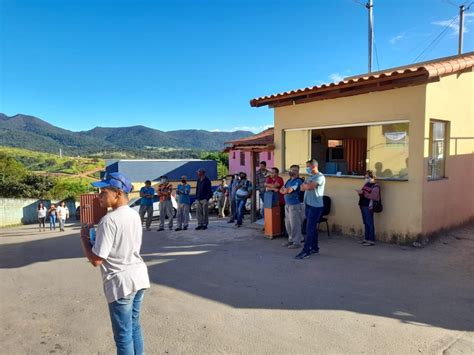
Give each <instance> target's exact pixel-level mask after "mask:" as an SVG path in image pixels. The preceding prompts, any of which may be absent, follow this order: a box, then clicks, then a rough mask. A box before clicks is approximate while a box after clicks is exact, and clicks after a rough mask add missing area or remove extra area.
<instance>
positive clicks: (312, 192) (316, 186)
mask: <svg viewBox="0 0 474 355" xmlns="http://www.w3.org/2000/svg"><path fill="white" fill-rule="evenodd" d="M306 172H307V173H308V174H309V176H308V178H307V179H306V180H305V182H304V183H303V184H301V190H302V191H304V204H305V215H306V239H305V243H304V247H303V250H302V251H301V252H300V253H299V254H298V255H296V259H306V258H309V257H310V256H311V254H319V245H318V229H317V225H318V223H319V219H320V218H321V214H322V213H323V206H324V203H323V195H324V187H325V185H326V178H325V177H324V175H323V174H322V173H320V172H319V170H318V161H317V160H315V159H312V160H308V161H307V162H306Z"/></svg>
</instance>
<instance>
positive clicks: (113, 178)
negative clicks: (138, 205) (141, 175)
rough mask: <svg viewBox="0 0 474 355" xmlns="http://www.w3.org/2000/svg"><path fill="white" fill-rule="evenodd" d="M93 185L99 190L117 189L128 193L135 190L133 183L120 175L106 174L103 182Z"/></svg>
mask: <svg viewBox="0 0 474 355" xmlns="http://www.w3.org/2000/svg"><path fill="white" fill-rule="evenodd" d="M91 185H92V186H94V187H99V188H106V187H115V188H117V189H120V190H122V191H124V192H126V193H129V192H131V191H132V190H133V185H132V183H131V182H130V181H129V180H128V179H127V178H126V177H125V175H123V174H120V173H110V174H105V175H104V178H103V179H102V180H101V181H96V182H93V183H91Z"/></svg>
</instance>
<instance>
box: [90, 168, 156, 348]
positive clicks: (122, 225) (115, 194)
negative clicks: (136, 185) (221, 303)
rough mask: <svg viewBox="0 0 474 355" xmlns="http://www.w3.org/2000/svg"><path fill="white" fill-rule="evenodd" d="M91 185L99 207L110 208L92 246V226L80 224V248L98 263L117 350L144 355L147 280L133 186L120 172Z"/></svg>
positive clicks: (141, 232) (100, 223)
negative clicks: (130, 197)
mask: <svg viewBox="0 0 474 355" xmlns="http://www.w3.org/2000/svg"><path fill="white" fill-rule="evenodd" d="M92 185H93V186H95V187H99V188H100V194H99V203H100V205H101V207H106V208H111V211H109V212H108V213H107V214H106V215H105V216H104V217H102V219H101V220H100V222H99V225H98V227H97V232H96V236H95V243H94V245H93V246H92V245H91V243H90V239H89V230H90V228H91V227H92V226H90V225H83V226H82V228H81V244H82V249H83V251H84V255H85V256H86V257H87V259H89V262H90V263H91V264H92V265H93V266H94V267H97V266H100V269H101V273H102V279H103V284H104V293H105V297H106V299H107V302H108V305H109V313H110V319H111V321H112V330H113V334H114V340H115V345H116V347H117V353H118V354H143V353H144V346H143V335H142V330H141V325H140V310H141V305H142V302H143V296H144V292H145V289H147V288H149V287H150V281H149V278H148V270H147V267H146V265H145V262H144V261H143V259H142V258H141V256H140V248H141V244H142V235H143V229H142V224H141V220H140V216H139V215H138V213H137V212H136V211H134V210H133V209H131V208H130V207H129V206H128V193H129V192H131V191H132V189H133V186H132V184H131V183H130V181H129V180H128V179H127V178H126V177H125V176H124V175H122V174H120V173H111V174H108V175H106V176H105V177H104V179H103V180H102V181H99V182H94V183H92Z"/></svg>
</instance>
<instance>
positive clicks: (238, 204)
mask: <svg viewBox="0 0 474 355" xmlns="http://www.w3.org/2000/svg"><path fill="white" fill-rule="evenodd" d="M245 202H246V200H245V199H244V200H240V199H237V198H236V199H235V212H236V215H237V224H238V225H240V226H241V225H242V222H243V219H244V213H245Z"/></svg>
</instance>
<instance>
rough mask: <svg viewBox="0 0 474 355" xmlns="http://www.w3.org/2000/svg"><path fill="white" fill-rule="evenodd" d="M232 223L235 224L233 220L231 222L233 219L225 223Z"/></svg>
mask: <svg viewBox="0 0 474 355" xmlns="http://www.w3.org/2000/svg"><path fill="white" fill-rule="evenodd" d="M234 222H235V220H233V219H229V220H228V221H227V223H234Z"/></svg>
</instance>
